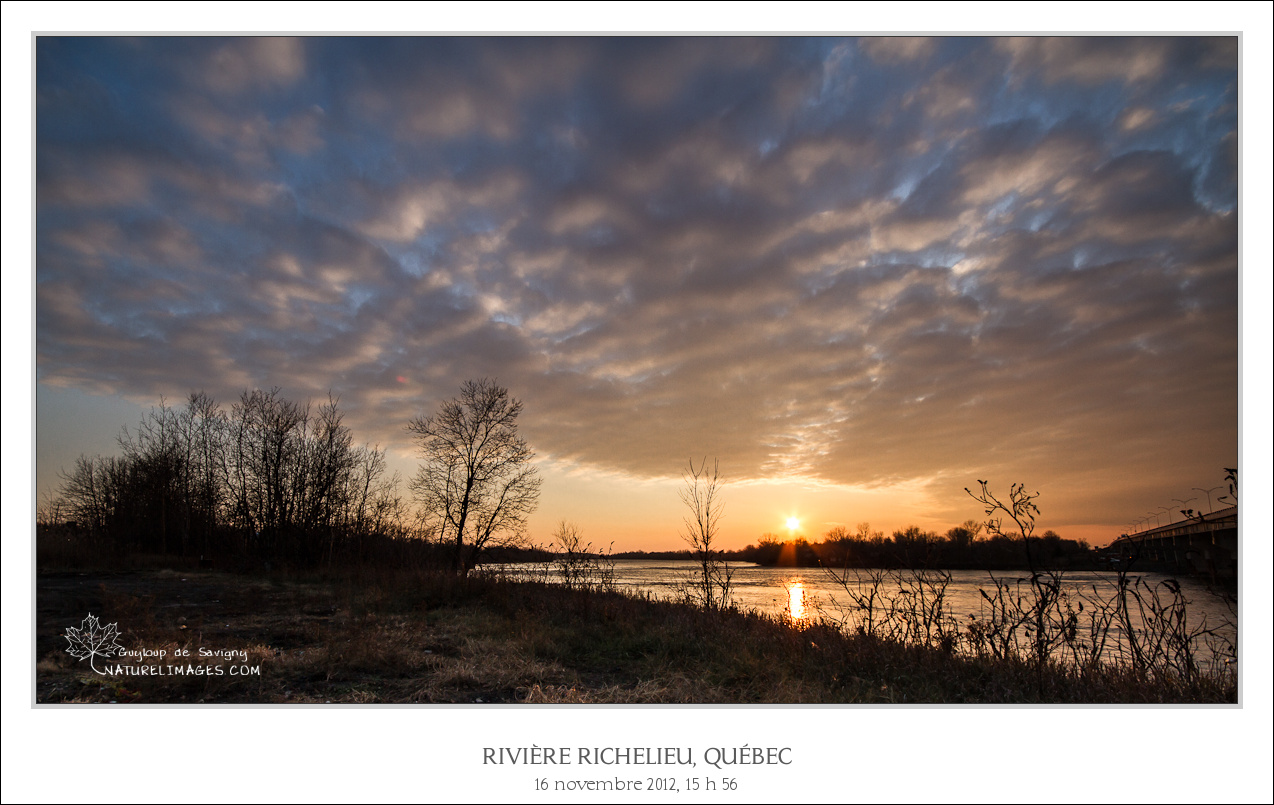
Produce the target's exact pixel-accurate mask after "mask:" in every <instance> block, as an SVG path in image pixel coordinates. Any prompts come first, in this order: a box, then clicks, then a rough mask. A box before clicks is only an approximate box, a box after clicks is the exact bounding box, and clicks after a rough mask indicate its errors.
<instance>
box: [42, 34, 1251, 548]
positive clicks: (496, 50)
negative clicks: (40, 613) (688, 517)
mask: <svg viewBox="0 0 1274 805" xmlns="http://www.w3.org/2000/svg"><path fill="white" fill-rule="evenodd" d="M34 53H35V55H34V66H35V80H34V114H35V123H34V137H35V146H34V150H35V156H34V183H35V199H36V204H35V234H34V252H35V254H34V263H35V292H34V293H35V303H34V329H35V361H36V367H35V375H36V395H37V396H36V425H37V434H36V448H35V449H36V460H37V466H36V470H37V493H39V494H41V495H43V494H45V493H50V492H52V491H54V490H56V487H57V483H58V481H57V472H58V470H59V469H61V468H63V467H69V466H70V465H71V464H72V463H73V461H74V459H75V457H76V456H78V455H80V454H81V453H83V454H97V453H100V454H110V453H112V452H114V451H115V447H114V444H113V440H114V437H115V436H116V434H117V433H118V432H119V430H120V428H121V427H123V426H125V425H132V424H135V423H136V422H137V420H138V419H139V418H140V417H141V416H142V414H143V413H144V412H145V411H146V410H147V409H149V407H150V406H152V405H155V404H157V403H158V402H159V401H160V399H161V398H164V399H166V400H167V401H168V402H169V403H180V402H181V401H182V400H183V399H184V398H185V397H186V396H187V395H188V394H189V393H190V392H191V391H194V390H203V391H206V392H208V393H209V394H211V395H212V396H214V397H215V398H216V399H217V400H218V401H220V402H221V404H222V405H223V407H225V408H229V407H230V406H231V405H232V404H233V403H234V402H235V400H237V398H238V397H239V395H240V393H242V392H243V391H244V390H245V389H252V388H267V389H268V388H271V387H276V386H277V387H279V388H281V389H282V391H283V393H284V394H285V395H286V396H288V397H289V398H292V399H297V400H306V399H313V400H315V401H316V402H317V401H320V400H323V399H326V396H327V394H328V393H329V391H330V392H331V393H332V394H334V395H336V396H338V397H339V400H340V404H341V408H342V409H343V410H344V411H345V412H346V423H347V424H349V425H350V426H351V427H352V428H353V431H354V437H355V440H356V441H357V442H359V443H364V442H366V443H371V444H377V445H380V446H381V447H384V448H386V449H387V450H388V451H389V454H390V456H391V460H392V463H393V466H394V467H395V468H396V469H397V470H399V471H400V472H401V473H402V475H403V479H404V484H403V493H404V495H409V492H408V490H407V487H406V483H405V481H406V480H407V478H408V477H409V476H410V475H411V474H412V473H413V472H414V468H415V466H416V462H417V457H416V455H415V453H414V451H413V446H412V444H411V441H410V439H409V435H408V434H407V432H406V431H405V425H406V423H407V422H408V420H410V419H411V418H412V417H415V416H418V415H420V414H428V413H432V412H433V411H435V410H436V409H437V407H438V406H439V404H440V403H441V402H442V401H444V400H447V399H449V398H451V397H454V396H456V394H457V393H458V392H459V390H460V386H461V384H462V383H463V382H464V381H465V380H469V379H476V378H481V377H488V378H492V379H495V380H496V381H497V382H499V383H500V384H501V385H503V386H506V387H507V388H508V389H509V391H510V393H511V394H512V396H514V397H516V398H518V399H519V400H521V401H522V403H523V405H524V412H523V414H522V418H521V420H520V429H521V432H522V435H524V436H525V437H526V439H527V440H528V441H529V443H530V445H531V446H532V448H533V449H534V450H535V452H536V454H537V464H538V466H539V468H540V472H541V475H542V477H543V479H544V482H543V486H542V494H541V501H540V506H539V509H538V511H537V512H536V514H535V515H534V517H533V518H532V520H531V536H532V537H533V538H536V539H539V540H545V539H547V538H548V537H549V535H550V534H551V532H552V530H553V528H554V526H555V524H556V523H557V522H558V521H559V520H563V519H565V520H570V521H573V522H575V523H577V524H578V525H580V526H581V528H582V529H583V531H584V534H585V538H586V540H589V541H592V542H593V543H594V544H595V545H607V544H609V543H612V542H613V546H614V549H615V550H627V549H638V548H644V549H675V548H680V547H684V543H683V542H682V541H681V539H680V537H679V536H678V532H679V530H680V528H681V518H682V515H683V507H682V504H681V503H680V500H679V498H678V495H677V490H678V487H679V486H680V484H681V476H682V473H683V471H684V469H685V468H686V466H687V464H688V462H689V461H691V460H694V461H696V462H697V461H699V460H701V459H703V458H705V457H706V458H707V459H708V461H709V463H711V461H712V460H713V459H716V460H717V461H719V466H720V470H721V473H722V476H723V477H724V478H725V480H726V481H727V485H726V487H725V489H724V500H725V517H724V519H723V520H722V524H721V525H722V537H723V541H724V546H725V547H742V546H743V545H746V544H747V543H749V542H755V541H756V539H757V538H758V537H759V536H760V535H762V534H764V533H766V532H772V533H775V534H778V535H780V536H787V535H788V534H789V533H790V532H789V531H788V529H787V528H786V527H785V521H786V519H787V518H788V517H797V518H799V520H800V522H801V526H800V528H799V529H798V530H797V533H799V534H802V535H804V536H807V537H809V538H812V539H820V538H822V536H823V535H824V534H825V532H826V531H827V530H828V529H830V528H832V527H834V526H837V525H843V526H846V527H848V528H850V529H851V530H853V529H854V528H855V526H856V525H857V524H858V523H860V522H864V521H866V522H870V523H871V524H872V527H873V528H876V529H880V530H883V531H885V532H886V533H888V532H889V531H891V530H892V529H895V528H902V527H905V526H907V525H911V524H915V525H919V526H921V527H922V528H926V529H933V530H938V531H945V530H946V529H947V528H948V527H950V526H952V525H955V524H957V523H960V522H962V521H964V520H967V519H970V518H979V517H981V516H982V511H981V509H980V507H979V505H978V504H977V503H976V502H974V501H973V500H972V499H971V498H970V497H969V496H968V495H967V494H966V493H965V491H964V490H965V487H970V486H976V483H977V480H979V479H985V480H988V481H990V483H991V488H992V489H993V490H997V491H1000V492H1002V493H1007V490H1008V487H1009V484H1010V483H1014V482H1022V483H1025V484H1027V486H1028V487H1029V488H1030V489H1032V490H1033V491H1038V492H1039V493H1040V498H1039V500H1038V501H1037V502H1038V505H1039V507H1040V510H1041V516H1040V520H1039V528H1040V530H1043V529H1045V528H1052V529H1054V530H1056V531H1057V532H1059V533H1061V534H1062V535H1063V536H1066V537H1075V538H1085V539H1088V540H1089V541H1090V542H1093V543H1094V544H1104V543H1105V542H1108V541H1109V540H1110V539H1111V538H1113V537H1115V536H1117V535H1118V534H1119V533H1121V532H1124V531H1128V530H1129V529H1130V527H1131V526H1132V524H1134V523H1137V522H1138V521H1144V520H1145V518H1147V516H1148V514H1149V513H1150V512H1153V511H1155V510H1158V509H1162V508H1163V507H1166V506H1173V501H1174V498H1175V499H1181V500H1186V499H1190V498H1193V499H1194V500H1193V501H1192V502H1190V503H1187V504H1185V505H1188V506H1191V507H1194V508H1206V507H1208V506H1210V505H1215V501H1214V498H1215V496H1216V495H1218V494H1223V493H1224V490H1220V491H1209V492H1203V491H1199V490H1212V488H1214V487H1218V486H1220V485H1222V484H1223V475H1224V470H1223V468H1225V467H1234V466H1238V464H1237V461H1238V459H1239V430H1238V423H1239V386H1240V383H1239V381H1240V371H1239V345H1240V339H1239V325H1240V322H1239V292H1240V261H1239V213H1240V210H1239V204H1238V200H1239V196H1238V183H1239V172H1238V165H1239V138H1238V133H1239V119H1240V117H1239V116H1240V95H1239V89H1238V88H1239V83H1238V82H1239V73H1238V39H1237V37H1233V36H1218V37H1100V38H1099V37H1082V36H1081V37H1062V38H1046V37H1030V38H1013V37H987V38H983V37H936V38H923V37H919V38H912V37H876V38H852V37H851V38H844V37H824V36H811V37H766V36H762V37H673V38H660V37H641V38H629V37H534V38H528V37H506V38H483V37H421V38H409V37H408V38H399V37H390V38H357V37H321V38H319V37H300V38H289V37H259V38H217V37H200V38H181V37H145V36H144V37H136V38H112V37H104V38H77V37H57V36H50V37H40V38H38V39H37V40H36V42H35V47H34ZM1205 494H1207V495H1211V496H1212V498H1213V499H1209V500H1208V501H1207V502H1205V497H1204V496H1205ZM1178 508H1179V507H1178ZM1151 524H1152V525H1153V521H1152V522H1151Z"/></svg>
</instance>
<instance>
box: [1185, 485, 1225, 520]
mask: <svg viewBox="0 0 1274 805" xmlns="http://www.w3.org/2000/svg"><path fill="white" fill-rule="evenodd" d="M1190 488H1191V489H1193V490H1194V491H1195V492H1202V493H1203V494H1205V495H1207V496H1208V514H1211V513H1212V493H1213V492H1215V491H1217V490H1218V489H1225V487H1224V486H1214V487H1212V488H1211V489H1200V488H1199V487H1197V486H1192V487H1190Z"/></svg>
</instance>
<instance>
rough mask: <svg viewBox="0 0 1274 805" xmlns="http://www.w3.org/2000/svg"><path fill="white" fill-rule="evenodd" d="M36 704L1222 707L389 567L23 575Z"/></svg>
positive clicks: (1149, 688) (691, 610)
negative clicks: (106, 633)
mask: <svg viewBox="0 0 1274 805" xmlns="http://www.w3.org/2000/svg"><path fill="white" fill-rule="evenodd" d="M37 601H38V605H39V606H38V615H37V620H38V634H37V658H38V664H37V668H36V672H37V673H36V676H37V700H38V701H40V702H103V701H116V702H143V703H145V702H264V703H328V702H331V703H360V704H362V703H382V702H404V703H407V702H420V703H425V702H463V703H491V702H496V703H500V702H525V703H532V704H535V703H545V704H594V703H706V702H721V703H739V702H744V703H802V702H809V703H817V702H863V703H879V702H896V703H914V702H1181V701H1187V702H1195V701H1210V702H1226V701H1230V702H1232V701H1234V700H1235V691H1234V689H1233V688H1232V687H1229V688H1227V687H1225V686H1209V685H1206V684H1196V685H1194V686H1193V687H1191V686H1185V685H1181V684H1177V683H1176V682H1174V681H1173V680H1172V679H1158V678H1151V677H1149V676H1147V675H1145V674H1140V675H1138V674H1133V673H1129V672H1126V671H1101V670H1100V669H1099V670H1095V671H1090V672H1086V673H1083V674H1081V673H1077V672H1074V671H1071V670H1067V669H1065V668H1063V667H1060V666H1058V667H1054V666H1049V667H1046V668H1043V669H1041V668H1039V667H1038V666H1037V665H1033V664H1031V663H1027V662H1020V661H1015V660H1012V659H1009V660H1004V659H995V658H990V657H983V658H978V657H960V656H957V655H955V654H952V653H948V652H944V651H942V650H941V649H939V648H932V647H923V646H917V645H907V644H904V643H902V642H900V641H895V640H881V639H878V638H873V637H871V636H863V635H851V634H846V633H845V632H844V631H843V630H841V629H840V628H838V627H837V626H836V625H835V624H832V623H828V622H823V623H817V624H812V625H797V624H792V623H790V622H783V621H780V620H776V619H773V618H767V617H763V616H760V615H756V614H751V613H741V612H736V611H714V612H709V611H705V610H702V609H698V608H695V607H693V606H689V605H686V604H679V603H672V602H663V601H650V600H641V599H634V598H629V597H625V596H623V595H620V594H617V593H608V592H597V591H588V590H572V589H566V588H562V587H555V586H548V585H542V584H533V583H517V582H510V581H507V580H494V579H457V578H455V577H453V576H449V575H431V574H422V573H409V572H393V571H366V570H364V571H351V572H350V573H349V574H347V575H344V576H336V577H317V576H316V577H297V576H292V577H282V576H275V577H249V576H236V575H231V574H223V573H202V574H198V573H187V574H182V573H173V572H169V571H143V572H130V573H116V574H97V575H92V574H44V575H41V576H40V577H39V578H38V580H37ZM90 612H91V613H93V614H94V615H96V616H98V617H99V618H101V620H102V622H103V623H118V624H119V627H120V630H121V637H120V643H121V644H122V645H124V646H125V647H127V648H138V647H143V646H144V647H146V648H151V649H164V650H166V651H168V652H169V654H170V656H171V652H172V651H173V650H175V649H177V648H183V649H186V650H190V651H192V653H197V651H198V649H199V648H201V647H203V648H209V649H217V648H220V649H236V650H243V651H246V652H247V653H248V663H247V664H249V665H253V664H258V663H259V664H260V667H261V675H260V676H258V677H231V676H228V675H227V676H212V677H174V676H162V677H118V678H108V677H102V676H99V675H97V674H94V673H93V672H92V671H91V670H90V668H89V663H88V662H86V661H84V662H81V661H76V660H75V659H74V658H73V657H71V656H70V655H68V654H67V653H66V652H65V650H64V649H65V648H66V646H67V642H66V640H65V638H63V637H61V635H62V634H63V633H64V630H65V629H66V627H68V626H78V625H79V624H80V622H81V620H82V619H83V618H84V617H85V615H87V614H88V613H90Z"/></svg>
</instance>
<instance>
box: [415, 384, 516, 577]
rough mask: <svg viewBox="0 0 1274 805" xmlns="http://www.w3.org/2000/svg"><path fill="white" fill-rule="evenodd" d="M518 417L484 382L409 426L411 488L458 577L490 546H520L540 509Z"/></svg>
mask: <svg viewBox="0 0 1274 805" xmlns="http://www.w3.org/2000/svg"><path fill="white" fill-rule="evenodd" d="M521 413H522V403H521V402H519V401H518V400H516V399H513V398H511V397H509V392H508V389H505V388H502V387H500V386H497V385H496V384H495V383H494V382H492V381H490V380H487V379H486V378H483V379H481V380H469V381H466V382H465V384H464V385H463V386H462V387H461V390H460V396H459V397H456V398H455V399H452V400H448V401H447V402H445V403H443V404H442V407H441V408H440V409H439V410H438V412H437V413H436V414H434V415H432V416H428V417H424V416H421V417H416V418H415V419H413V420H411V422H410V423H408V425H407V430H408V431H410V432H411V433H412V434H413V436H414V437H415V440H416V444H417V445H418V446H419V448H420V457H421V466H420V470H419V471H418V472H417V473H416V477H415V479H414V480H413V481H412V483H411V488H412V490H413V491H414V492H415V494H416V498H417V500H418V501H419V502H420V504H421V507H422V515H423V516H424V518H425V520H426V523H427V524H428V525H429V526H430V527H432V528H433V529H434V532H435V534H436V536H437V538H438V539H439V540H440V541H443V542H448V543H450V544H452V546H453V548H454V566H455V570H456V572H457V573H459V574H460V575H464V574H466V573H468V572H469V571H470V570H471V569H472V568H473V567H474V565H476V564H477V562H478V558H479V556H480V555H481V553H482V551H483V550H484V549H485V548H487V547H488V546H494V545H497V544H508V543H511V542H515V541H517V540H518V539H520V538H521V536H522V535H523V533H524V531H525V529H526V519H527V517H528V516H529V515H530V514H531V512H533V511H535V508H536V506H537V505H538V503H539V495H540V479H539V476H538V475H537V473H536V470H535V468H534V467H533V466H531V459H532V458H534V456H535V454H534V453H533V452H532V451H531V449H530V447H528V446H527V443H526V440H525V439H523V438H521V437H520V436H518V432H517V419H518V415H519V414H521Z"/></svg>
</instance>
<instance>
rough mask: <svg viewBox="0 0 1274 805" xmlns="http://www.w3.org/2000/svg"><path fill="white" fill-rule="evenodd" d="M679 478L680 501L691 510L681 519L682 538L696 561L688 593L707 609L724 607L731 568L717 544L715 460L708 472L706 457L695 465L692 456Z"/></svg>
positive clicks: (720, 506) (718, 480)
mask: <svg viewBox="0 0 1274 805" xmlns="http://www.w3.org/2000/svg"><path fill="white" fill-rule="evenodd" d="M682 480H683V482H684V483H683V485H682V488H681V502H682V503H685V504H686V507H687V508H688V509H690V514H688V515H686V516H685V518H684V520H683V522H684V523H685V532H684V533H683V534H682V539H684V540H685V541H686V542H687V543H689V544H690V551H691V553H692V554H693V556H694V559H695V561H696V562H698V563H699V568H698V570H697V571H696V572H695V574H694V577H693V579H692V580H691V582H690V584H689V587H688V593H689V595H690V598H691V600H693V601H694V602H695V603H698V604H700V605H702V606H704V607H706V608H707V609H724V608H725V607H727V606H729V605H730V592H731V591H730V582H731V577H732V571H731V570H730V567H729V565H728V564H727V563H726V561H725V560H724V559H722V558H721V551H720V549H719V548H718V546H717V527H718V524H719V523H720V521H721V514H722V509H723V506H724V504H723V503H722V500H721V485H722V480H721V473H720V467H719V465H718V462H717V461H716V460H715V459H713V462H712V472H708V459H707V457H706V456H705V457H704V459H703V460H702V461H701V462H699V466H698V467H697V468H696V467H695V463H694V460H693V459H691V461H690V463H689V467H688V468H687V469H686V471H685V472H684V473H683V474H682Z"/></svg>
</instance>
